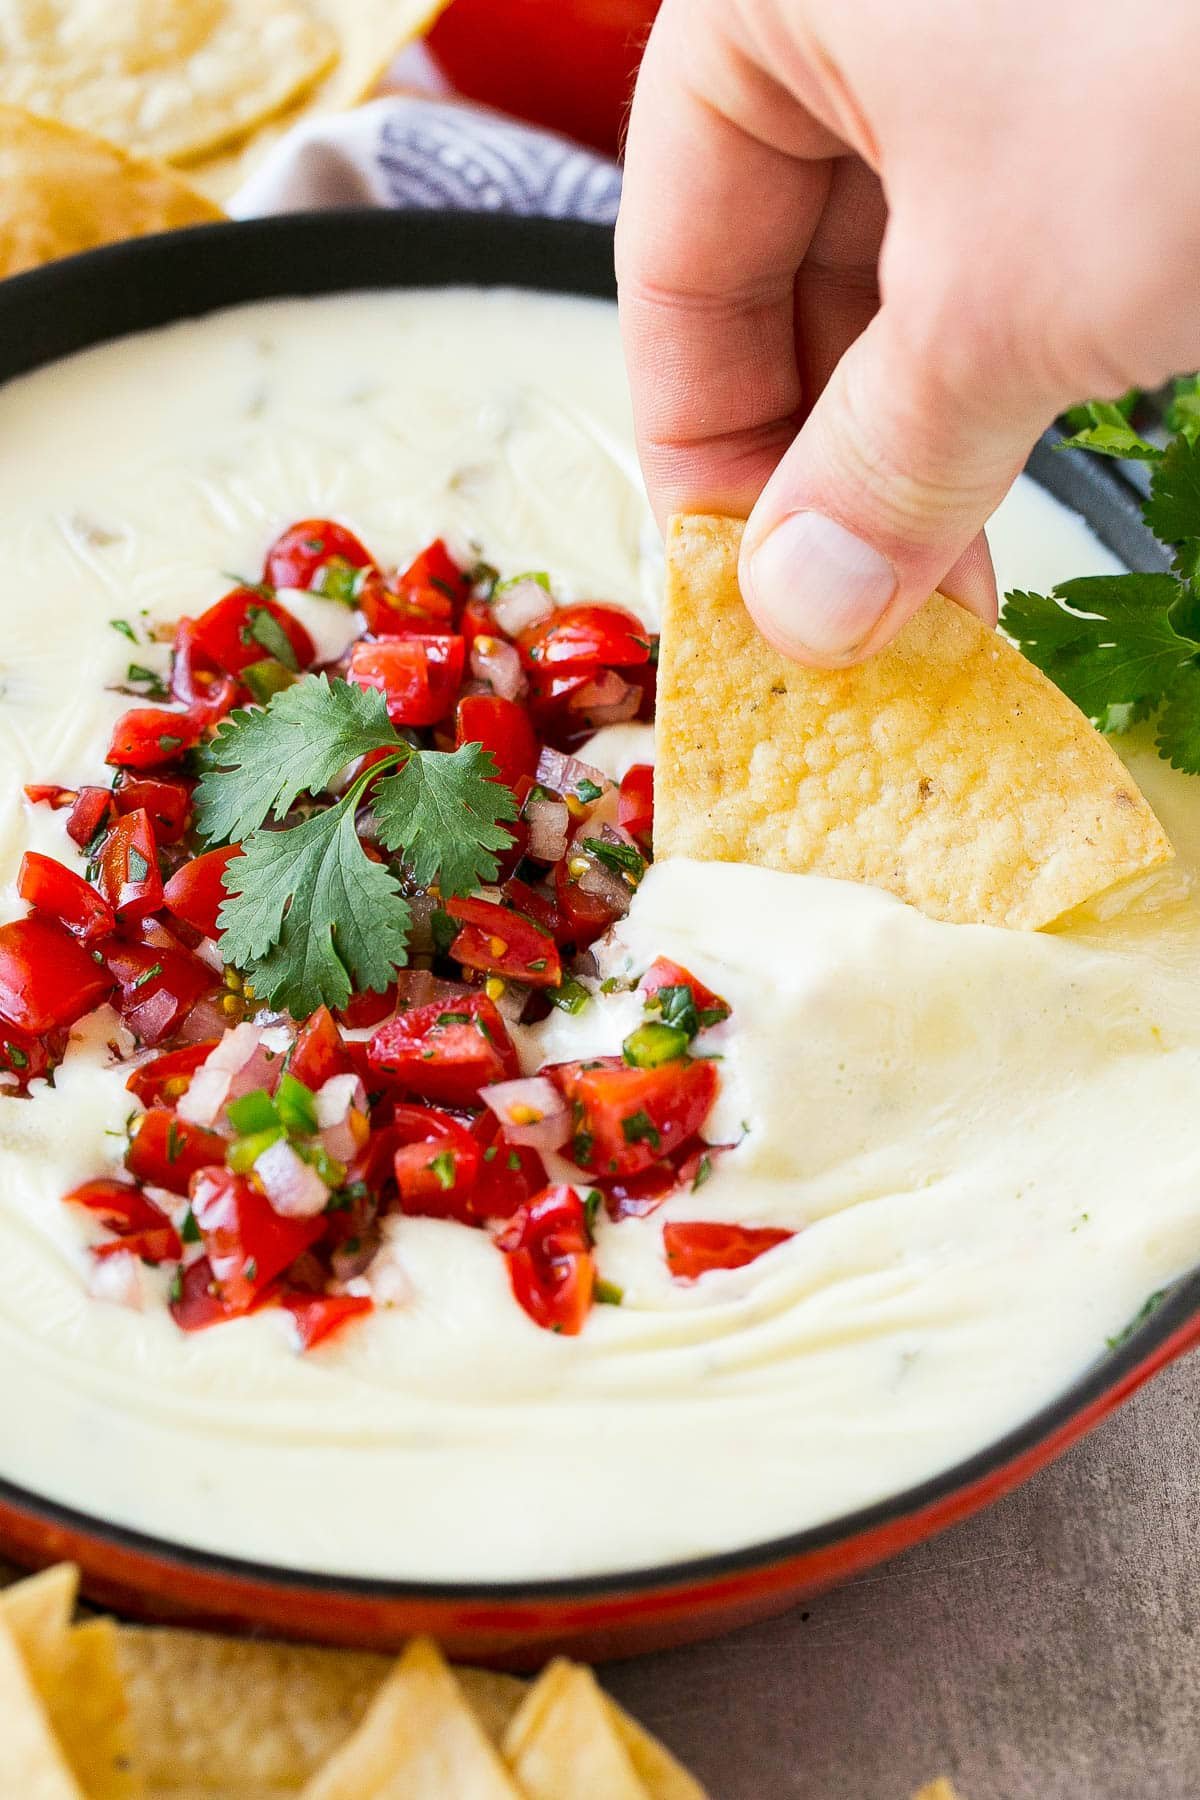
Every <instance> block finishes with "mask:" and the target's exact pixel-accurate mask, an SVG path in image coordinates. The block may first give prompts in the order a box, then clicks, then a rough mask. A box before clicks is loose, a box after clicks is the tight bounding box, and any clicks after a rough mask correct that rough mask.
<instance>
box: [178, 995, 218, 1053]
mask: <svg viewBox="0 0 1200 1800" xmlns="http://www.w3.org/2000/svg"><path fill="white" fill-rule="evenodd" d="M228 1029H229V1020H228V1018H227V1016H226V1015H225V1014H224V1013H223V1012H222V1011H221V1008H220V1007H219V1005H218V1004H217V1002H216V1001H215V1000H197V1002H196V1004H195V1006H193V1008H192V1010H191V1012H189V1014H188V1015H187V1018H186V1019H184V1021H183V1023H182V1025H181V1026H180V1027H179V1030H178V1031H177V1032H176V1033H175V1036H176V1038H177V1039H178V1041H179V1042H180V1043H181V1044H207V1043H208V1041H209V1039H210V1038H219V1037H220V1036H221V1034H222V1032H224V1031H228Z"/></svg>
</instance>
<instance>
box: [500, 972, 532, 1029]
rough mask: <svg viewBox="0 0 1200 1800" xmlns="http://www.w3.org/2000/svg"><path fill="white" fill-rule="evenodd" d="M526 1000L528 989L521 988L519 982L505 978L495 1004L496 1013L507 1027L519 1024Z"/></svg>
mask: <svg viewBox="0 0 1200 1800" xmlns="http://www.w3.org/2000/svg"><path fill="white" fill-rule="evenodd" d="M528 998H529V989H528V988H527V987H522V986H521V984H520V982H517V981H509V980H508V979H507V978H506V979H505V982H504V992H503V993H502V994H501V995H500V997H499V999H498V1000H497V1001H496V1003H495V1004H496V1011H497V1012H498V1013H499V1014H500V1017H501V1018H502V1019H504V1020H505V1021H506V1022H507V1023H508V1024H509V1025H519V1024H520V1023H521V1014H522V1013H523V1012H524V1011H525V1002H526V1000H528Z"/></svg>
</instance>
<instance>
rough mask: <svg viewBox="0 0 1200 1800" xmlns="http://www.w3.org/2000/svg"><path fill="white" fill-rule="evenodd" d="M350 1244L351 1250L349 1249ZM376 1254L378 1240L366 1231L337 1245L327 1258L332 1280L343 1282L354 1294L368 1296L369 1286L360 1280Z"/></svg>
mask: <svg viewBox="0 0 1200 1800" xmlns="http://www.w3.org/2000/svg"><path fill="white" fill-rule="evenodd" d="M351 1244H353V1246H354V1248H353V1249H351V1248H350V1246H351ZM378 1254H379V1238H378V1236H377V1235H376V1233H375V1232H373V1231H366V1232H363V1233H362V1235H361V1236H359V1237H357V1238H348V1239H347V1240H346V1242H345V1243H344V1244H339V1245H338V1247H337V1249H336V1250H335V1251H334V1252H333V1254H332V1256H331V1257H330V1258H329V1266H330V1268H331V1269H332V1271H333V1278H334V1280H335V1281H344V1282H345V1283H346V1284H347V1286H348V1287H350V1288H351V1289H352V1291H353V1292H354V1293H362V1294H363V1295H370V1293H371V1289H370V1286H369V1284H368V1283H366V1282H364V1281H363V1280H362V1278H363V1276H364V1275H365V1274H366V1272H367V1270H368V1269H369V1268H370V1266H371V1264H372V1263H373V1262H374V1260H375V1258H376V1256H377V1255H378ZM360 1282H361V1283H362V1285H361V1287H360V1286H359V1283H360Z"/></svg>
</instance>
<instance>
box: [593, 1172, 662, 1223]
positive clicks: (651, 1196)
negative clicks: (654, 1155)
mask: <svg viewBox="0 0 1200 1800" xmlns="http://www.w3.org/2000/svg"><path fill="white" fill-rule="evenodd" d="M599 1185H600V1187H601V1188H602V1190H603V1193H604V1210H605V1212H606V1213H607V1214H608V1216H609V1218H610V1219H614V1220H617V1219H644V1218H646V1217H647V1216H648V1215H649V1214H650V1213H652V1212H657V1211H658V1209H659V1207H660V1206H661V1205H662V1203H663V1201H664V1200H665V1199H666V1198H667V1195H668V1194H673V1193H674V1192H675V1190H676V1188H678V1187H680V1186H682V1183H681V1181H680V1178H679V1174H678V1171H677V1170H676V1169H675V1168H674V1167H673V1165H672V1164H671V1163H655V1164H654V1165H653V1167H652V1168H649V1169H643V1170H642V1172H641V1173H640V1174H639V1175H626V1176H623V1177H621V1178H620V1179H618V1180H615V1181H603V1182H601V1183H600V1184H599Z"/></svg>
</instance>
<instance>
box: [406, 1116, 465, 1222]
mask: <svg viewBox="0 0 1200 1800" xmlns="http://www.w3.org/2000/svg"><path fill="white" fill-rule="evenodd" d="M391 1130H392V1133H393V1135H394V1141H395V1143H396V1149H395V1151H394V1154H393V1158H392V1167H393V1171H394V1173H395V1177H396V1188H397V1191H398V1193H399V1195H400V1203H401V1206H402V1207H403V1209H404V1211H405V1212H406V1213H416V1214H420V1215H422V1216H424V1217H427V1218H435V1219H459V1220H461V1222H462V1223H463V1224H474V1223H476V1220H475V1218H474V1217H473V1215H472V1213H471V1209H470V1195H471V1190H472V1189H473V1187H474V1186H475V1180H476V1177H477V1175H478V1173H479V1143H478V1140H477V1139H476V1138H474V1137H473V1136H472V1135H471V1132H470V1131H469V1130H468V1129H467V1127H466V1126H465V1125H463V1124H462V1123H461V1122H460V1121H459V1120H458V1119H455V1118H452V1117H451V1115H450V1114H449V1113H445V1112H438V1111H437V1110H436V1109H435V1108H434V1107H432V1106H398V1107H397V1108H396V1111H395V1115H394V1117H393V1120H392V1125H391Z"/></svg>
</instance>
